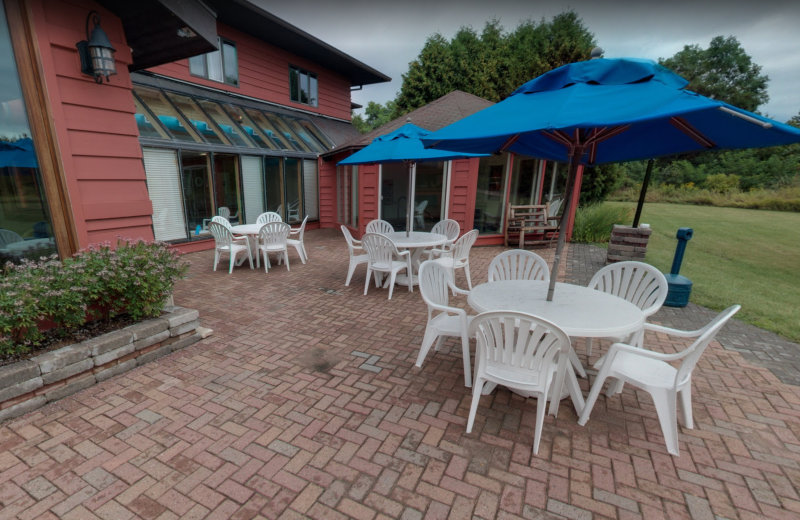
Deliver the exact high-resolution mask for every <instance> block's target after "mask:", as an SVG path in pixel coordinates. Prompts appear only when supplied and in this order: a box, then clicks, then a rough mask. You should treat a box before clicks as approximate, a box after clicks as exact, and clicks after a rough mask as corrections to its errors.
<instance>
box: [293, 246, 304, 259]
mask: <svg viewBox="0 0 800 520" xmlns="http://www.w3.org/2000/svg"><path fill="white" fill-rule="evenodd" d="M294 248H295V249H297V256H299V257H300V261H301V262H303V263H306V257H305V256H304V255H303V250H302V246H301V245H300V244H296V245H295V246H294Z"/></svg>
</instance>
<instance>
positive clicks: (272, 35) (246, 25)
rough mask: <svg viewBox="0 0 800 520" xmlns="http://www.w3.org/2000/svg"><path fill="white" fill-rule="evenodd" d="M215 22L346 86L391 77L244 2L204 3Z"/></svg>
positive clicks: (378, 81) (218, 1) (369, 82)
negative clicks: (332, 74) (345, 81)
mask: <svg viewBox="0 0 800 520" xmlns="http://www.w3.org/2000/svg"><path fill="white" fill-rule="evenodd" d="M206 2H207V3H208V4H209V5H210V6H211V7H212V8H213V9H214V10H216V12H217V19H218V20H219V21H220V22H222V23H224V24H226V25H229V26H231V27H233V28H235V29H237V30H239V31H242V32H244V33H246V34H249V35H250V36H252V37H254V38H258V39H259V40H261V41H264V42H267V43H269V44H271V45H274V46H276V47H279V48H281V49H284V50H286V51H288V52H291V53H292V54H295V55H297V56H300V57H301V58H305V59H307V60H309V61H313V62H314V63H319V64H320V65H322V66H324V67H325V68H326V69H329V70H332V71H334V72H336V73H339V74H341V75H342V76H344V77H346V78H347V79H349V80H350V85H351V86H354V85H372V84H375V83H385V82H387V81H391V80H392V78H390V77H389V76H387V75H386V74H383V73H382V72H378V71H377V70H375V69H373V68H372V67H370V66H369V65H366V64H364V63H362V62H360V61H358V60H357V59H355V58H353V57H352V56H350V55H349V54H346V53H344V52H342V51H340V50H339V49H337V48H335V47H333V46H331V45H329V44H327V43H325V42H324V41H322V40H320V39H319V38H315V37H314V36H312V35H310V34H308V33H307V32H305V31H303V30H302V29H299V28H298V27H295V26H294V25H292V24H290V23H289V22H287V21H285V20H282V19H280V18H278V17H277V16H275V15H273V14H271V13H268V12H267V11H265V10H263V9H261V8H260V7H258V6H256V5H254V4H252V3H251V2H248V1H247V0H206Z"/></svg>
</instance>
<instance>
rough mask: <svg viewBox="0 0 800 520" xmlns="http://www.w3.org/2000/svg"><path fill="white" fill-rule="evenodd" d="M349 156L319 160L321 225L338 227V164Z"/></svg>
mask: <svg viewBox="0 0 800 520" xmlns="http://www.w3.org/2000/svg"><path fill="white" fill-rule="evenodd" d="M346 156H347V154H339V155H337V156H336V157H334V159H333V160H331V161H327V162H326V161H323V160H322V159H319V168H318V171H319V225H320V227H322V228H332V227H337V226H336V163H337V162H338V161H341V160H342V159H344V158H345V157H346Z"/></svg>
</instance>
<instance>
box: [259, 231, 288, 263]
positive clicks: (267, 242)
mask: <svg viewBox="0 0 800 520" xmlns="http://www.w3.org/2000/svg"><path fill="white" fill-rule="evenodd" d="M290 229H291V228H290V227H289V224H286V223H284V222H270V223H268V224H264V225H263V226H261V229H260V230H259V232H258V249H259V251H260V252H261V253H263V254H264V272H265V273H268V272H269V270H268V267H272V266H271V264H270V262H269V253H277V254H278V259H279V261H280V258H281V253H283V255H282V256H283V259H284V260H286V270H287V271H291V269H289V250H288V249H287V244H286V241H287V239H288V238H289V231H290ZM257 261H258V267H261V257H260V256H257Z"/></svg>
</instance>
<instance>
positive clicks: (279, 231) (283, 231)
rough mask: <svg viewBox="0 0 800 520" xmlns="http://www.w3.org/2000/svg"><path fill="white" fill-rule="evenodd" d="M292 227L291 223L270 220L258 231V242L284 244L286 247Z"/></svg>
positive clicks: (268, 244) (269, 244)
mask: <svg viewBox="0 0 800 520" xmlns="http://www.w3.org/2000/svg"><path fill="white" fill-rule="evenodd" d="M290 229H291V228H290V227H289V224H286V223H285V222H268V223H267V224H264V225H263V226H261V229H260V230H259V231H258V243H259V244H261V245H267V246H271V245H282V246H284V247H285V246H286V240H287V239H288V238H289V231H290Z"/></svg>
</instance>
